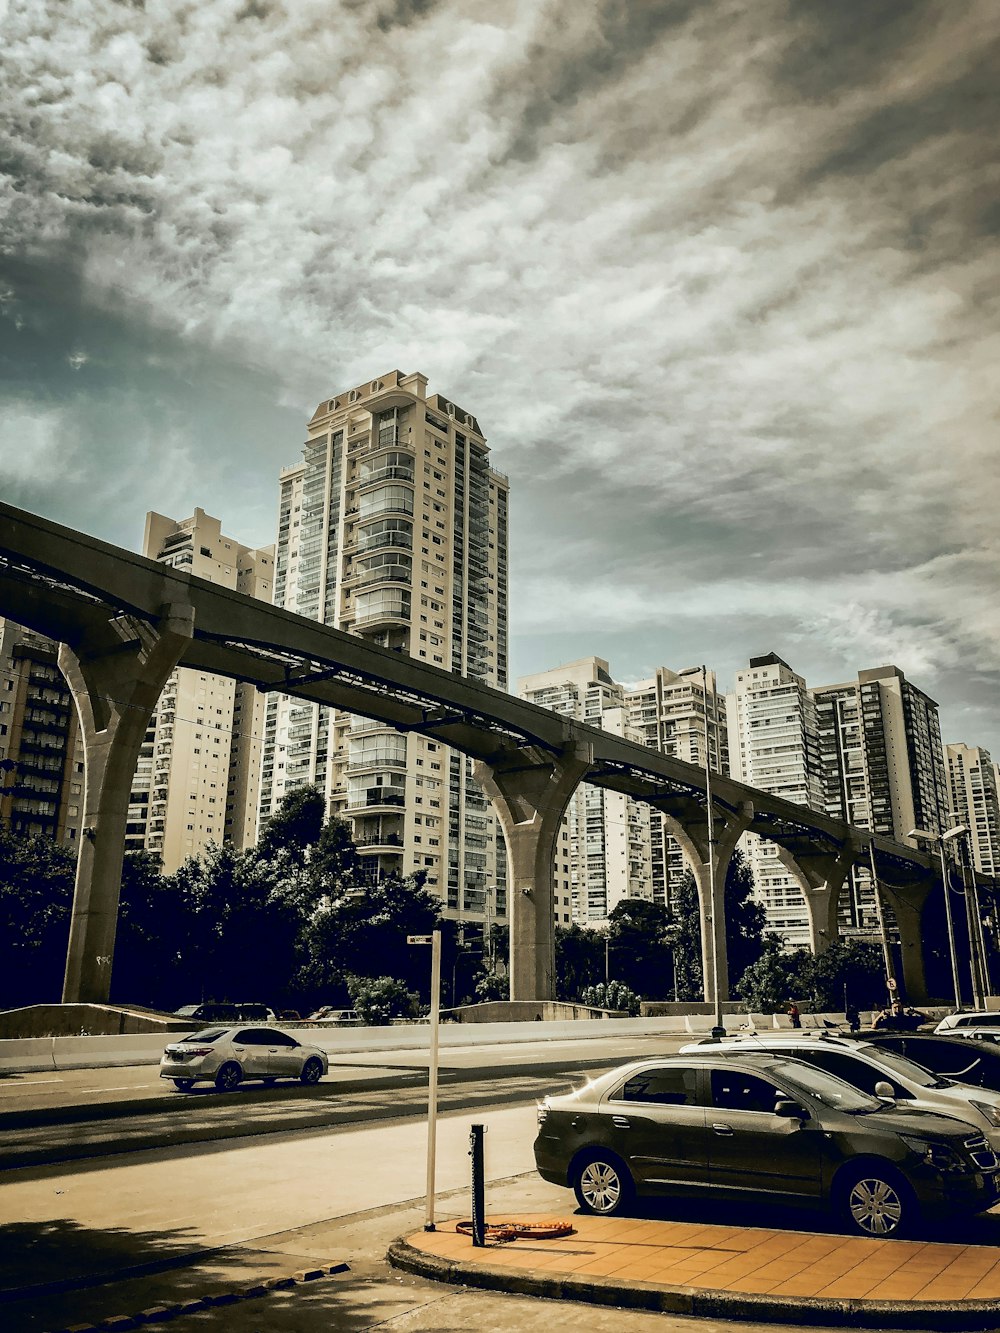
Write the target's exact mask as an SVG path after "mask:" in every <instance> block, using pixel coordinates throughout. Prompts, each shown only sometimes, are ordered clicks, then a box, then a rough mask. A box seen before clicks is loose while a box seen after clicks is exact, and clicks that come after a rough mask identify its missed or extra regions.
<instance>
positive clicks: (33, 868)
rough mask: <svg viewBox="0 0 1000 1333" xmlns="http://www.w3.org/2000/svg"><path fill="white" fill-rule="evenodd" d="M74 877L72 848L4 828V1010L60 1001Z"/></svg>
mask: <svg viewBox="0 0 1000 1333" xmlns="http://www.w3.org/2000/svg"><path fill="white" fill-rule="evenodd" d="M75 875H76V856H75V854H74V853H73V852H72V851H71V850H70V849H69V848H68V847H62V846H60V845H59V844H58V843H55V842H53V841H52V839H51V838H45V837H42V836H40V835H39V836H28V837H24V836H22V835H20V834H17V833H13V832H12V831H11V829H10V828H9V827H8V826H7V825H6V824H2V823H0V1006H2V1007H6V1008H14V1007H16V1006H20V1005H25V1004H39V1003H57V1002H58V1000H59V998H60V996H61V995H62V983H63V975H64V973H65V970H66V947H67V944H68V941H69V919H70V911H71V908H72V905H73V881H74V878H75Z"/></svg>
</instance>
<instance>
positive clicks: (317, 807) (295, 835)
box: [256, 786, 326, 865]
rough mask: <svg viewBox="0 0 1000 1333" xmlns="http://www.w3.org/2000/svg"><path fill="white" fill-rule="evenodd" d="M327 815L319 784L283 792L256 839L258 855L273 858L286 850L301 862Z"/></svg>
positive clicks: (263, 857) (301, 863) (317, 840)
mask: <svg viewBox="0 0 1000 1333" xmlns="http://www.w3.org/2000/svg"><path fill="white" fill-rule="evenodd" d="M325 818H326V801H325V800H324V799H323V794H322V792H321V791H320V790H319V788H318V787H315V786H305V787H296V788H294V790H292V791H290V792H286V794H285V796H284V797H283V798H282V801H281V804H280V805H279V806H278V808H277V810H275V812H274V814H273V815H272V816H271V817H270V819H269V820H268V821H267V823H266V824H265V825H264V828H263V830H262V831H261V834H260V837H259V838H258V839H257V849H256V850H257V854H258V856H260V857H261V858H262V859H263V860H265V861H273V860H274V859H275V857H276V856H277V855H278V854H279V853H280V852H283V851H284V852H288V853H289V854H290V855H291V856H292V858H293V859H294V860H295V861H296V862H297V863H298V864H299V865H303V864H304V863H305V859H306V849H307V848H309V847H312V846H314V845H315V844H316V843H317V842H319V840H320V838H321V836H322V834H323V832H324V827H323V821H324V819H325Z"/></svg>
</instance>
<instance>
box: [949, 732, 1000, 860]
mask: <svg viewBox="0 0 1000 1333" xmlns="http://www.w3.org/2000/svg"><path fill="white" fill-rule="evenodd" d="M945 757H946V759H947V762H948V786H949V791H950V795H951V810H952V816H951V817H952V818H953V819H954V822H955V823H956V824H967V825H968V827H969V829H970V830H971V834H970V838H969V845H970V847H971V849H972V862H973V865H974V866H975V868H976V869H977V870H978V871H979V872H980V874H983V875H990V876H993V877H996V876H998V875H1000V801H998V797H997V767H996V764H994V763H993V760H992V759H991V757H990V752H989V750H983V749H982V748H980V747H979V746H978V745H963V744H955V745H948V746H946V747H945Z"/></svg>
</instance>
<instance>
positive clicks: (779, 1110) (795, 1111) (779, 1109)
mask: <svg viewBox="0 0 1000 1333" xmlns="http://www.w3.org/2000/svg"><path fill="white" fill-rule="evenodd" d="M774 1114H775V1115H778V1116H781V1118H782V1120H808V1119H809V1112H808V1111H807V1110H806V1108H805V1107H804V1106H800V1105H799V1103H798V1102H793V1101H785V1100H784V1099H781V1100H779V1101H776V1102H775V1103H774Z"/></svg>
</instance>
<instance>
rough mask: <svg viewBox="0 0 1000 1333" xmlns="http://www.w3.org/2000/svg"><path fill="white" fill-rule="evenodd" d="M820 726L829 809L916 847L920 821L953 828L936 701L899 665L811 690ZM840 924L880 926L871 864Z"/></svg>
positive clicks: (860, 868)
mask: <svg viewBox="0 0 1000 1333" xmlns="http://www.w3.org/2000/svg"><path fill="white" fill-rule="evenodd" d="M810 693H811V695H812V697H813V700H814V702H815V706H816V717H817V723H818V728H819V763H820V774H821V778H822V783H823V807H822V808H823V809H825V810H826V813H827V814H829V815H833V816H834V817H835V818H837V819H844V820H846V821H847V822H848V823H851V824H853V825H855V827H857V828H861V829H871V830H872V831H873V832H875V833H881V834H884V835H885V836H886V837H890V838H894V839H896V841H898V842H905V843H908V844H909V845H910V846H915V845H916V844H915V842H914V840H913V839H912V838H910V837H909V834H910V832H911V830H913V829H915V828H919V829H925V830H927V831H929V832H931V833H937V832H940V831H942V830H943V829H945V828H947V827H948V824H949V822H950V816H949V808H950V805H951V798H950V795H949V792H948V785H947V779H946V774H945V767H944V759H943V751H942V745H941V728H940V722H939V718H938V706H937V704H936V703H935V702H934V700H933V699H931V698H930V697H929V695H927V694H925V693H924V692H923V690H920V689H918V688H917V687H916V686H915V685H913V684H912V683H911V682H910V681H908V680H907V679H906V677H905V675H904V674H903V672H902V671H900V669H899V668H898V667H895V666H885V667H877V668H875V669H872V670H868V671H860V672H859V673H858V678H857V680H855V681H848V682H847V683H845V684H842V685H824V686H820V687H817V688H815V689H813V690H811V691H810ZM840 923H841V927H842V928H846V929H850V930H852V931H857V930H867V931H869V932H870V933H871V934H872V935H874V934H876V933H877V931H878V917H877V913H876V907H875V897H874V892H873V886H872V883H871V876H870V873H869V870H868V867H867V866H866V865H864V864H860V863H859V864H858V865H856V866H854V867H853V869H852V871H851V875H850V878H849V882H848V885H847V888H846V891H845V893H844V896H843V898H842V899H841V908H840Z"/></svg>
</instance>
